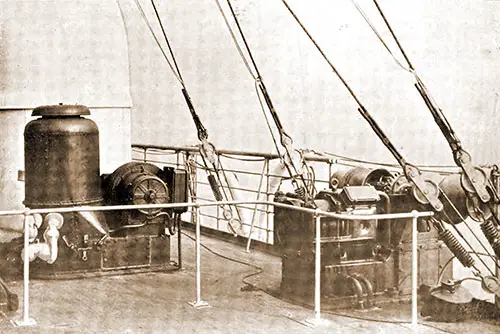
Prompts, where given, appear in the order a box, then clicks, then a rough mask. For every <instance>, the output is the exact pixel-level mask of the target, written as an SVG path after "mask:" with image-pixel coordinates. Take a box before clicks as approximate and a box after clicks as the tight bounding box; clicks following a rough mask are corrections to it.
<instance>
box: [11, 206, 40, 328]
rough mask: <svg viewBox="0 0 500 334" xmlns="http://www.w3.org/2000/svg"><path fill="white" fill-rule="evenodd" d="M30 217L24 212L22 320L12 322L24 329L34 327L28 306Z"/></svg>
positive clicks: (34, 322) (28, 210) (27, 212)
mask: <svg viewBox="0 0 500 334" xmlns="http://www.w3.org/2000/svg"><path fill="white" fill-rule="evenodd" d="M29 216H30V209H26V210H25V211H24V256H23V261H24V270H23V271H24V272H23V285H24V288H23V318H22V319H20V320H14V321H13V323H14V326H16V327H26V326H35V325H36V321H35V320H34V319H32V318H30V316H29V314H30V305H29V279H30V278H29V275H30V260H29V245H30V224H29V219H28V217H29Z"/></svg>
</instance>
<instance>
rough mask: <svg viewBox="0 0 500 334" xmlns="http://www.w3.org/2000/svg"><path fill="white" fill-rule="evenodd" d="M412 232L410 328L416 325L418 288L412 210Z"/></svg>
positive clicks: (414, 219)
mask: <svg viewBox="0 0 500 334" xmlns="http://www.w3.org/2000/svg"><path fill="white" fill-rule="evenodd" d="M412 214H413V219H412V233H411V262H412V266H411V328H412V330H416V329H417V327H418V305H417V298H418V295H417V289H418V253H417V252H418V250H417V241H418V240H417V233H418V231H417V214H418V212H417V211H415V210H413V211H412Z"/></svg>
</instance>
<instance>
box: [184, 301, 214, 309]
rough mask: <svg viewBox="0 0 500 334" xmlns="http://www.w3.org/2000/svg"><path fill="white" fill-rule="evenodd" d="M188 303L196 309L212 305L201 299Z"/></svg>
mask: <svg viewBox="0 0 500 334" xmlns="http://www.w3.org/2000/svg"><path fill="white" fill-rule="evenodd" d="M188 304H189V305H191V306H192V307H194V308H195V309H200V308H208V307H210V305H209V304H208V303H207V302H205V301H203V300H200V301H199V302H197V301H194V302H189V303H188Z"/></svg>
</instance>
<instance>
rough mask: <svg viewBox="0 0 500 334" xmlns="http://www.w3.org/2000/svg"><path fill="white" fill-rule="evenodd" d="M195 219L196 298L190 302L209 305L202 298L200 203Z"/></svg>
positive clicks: (194, 304) (196, 306) (196, 209)
mask: <svg viewBox="0 0 500 334" xmlns="http://www.w3.org/2000/svg"><path fill="white" fill-rule="evenodd" d="M193 209H194V214H195V217H196V218H195V220H196V300H195V301H194V302H190V303H189V304H190V305H191V306H193V307H194V308H203V307H208V306H209V305H208V303H207V302H204V301H203V300H201V241H200V239H201V227H200V218H199V217H200V215H199V210H200V207H199V205H196V206H195V207H194V208H193Z"/></svg>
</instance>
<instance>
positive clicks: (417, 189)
mask: <svg viewBox="0 0 500 334" xmlns="http://www.w3.org/2000/svg"><path fill="white" fill-rule="evenodd" d="M351 1H352V2H353V4H355V6H356V8H357V9H358V11H359V12H360V13H361V14H362V15H363V17H364V18H365V20H366V21H367V22H368V24H369V25H370V27H371V28H372V29H373V30H374V32H375V33H376V35H377V36H378V38H379V39H380V40H381V41H382V43H383V45H384V46H385V48H386V49H387V50H388V51H389V52H390V54H391V55H392V56H393V58H394V59H395V60H396V61H397V63H398V64H399V65H400V66H401V67H403V68H404V66H402V64H401V63H400V62H399V61H398V60H397V59H396V57H394V55H393V53H392V52H391V51H390V49H389V48H388V46H387V44H386V43H385V42H384V41H383V39H382V38H381V36H380V34H378V32H376V30H375V29H374V26H373V25H372V24H371V22H369V21H368V20H367V17H366V15H365V14H364V13H363V12H362V10H361V8H360V7H359V6H358V4H357V3H356V2H355V1H354V0H351ZM373 1H374V2H375V4H376V5H377V8H378V9H379V12H380V13H381V15H383V14H382V11H381V10H380V7H379V6H378V3H377V1H376V0H373ZM282 2H283V4H284V5H285V7H286V8H287V10H288V11H289V13H290V14H291V15H292V16H293V18H294V19H295V21H296V22H297V23H298V25H299V26H300V28H301V29H302V30H303V31H304V33H305V34H306V35H307V37H308V38H309V39H310V41H311V42H312V43H313V44H314V46H315V47H316V49H317V50H318V51H319V52H320V54H321V55H322V57H323V58H324V59H325V61H326V62H327V63H328V65H329V66H330V68H331V69H332V71H333V72H334V73H335V75H336V76H337V77H338V78H339V79H340V81H341V82H342V84H343V85H344V86H345V88H346V89H347V90H348V92H349V94H350V95H351V96H352V98H353V99H354V100H355V101H356V103H357V104H358V111H359V113H360V114H361V116H363V118H364V119H365V120H366V121H367V122H368V124H369V125H370V127H371V128H372V130H373V131H374V132H375V134H376V135H377V136H378V137H379V139H380V140H381V141H382V143H383V144H384V145H385V146H386V148H387V149H388V150H389V151H390V152H391V154H392V155H393V156H394V158H395V159H396V160H397V162H398V164H399V165H400V166H401V167H402V169H403V173H404V175H405V177H406V178H407V179H408V181H410V182H411V184H412V188H413V196H414V197H415V199H416V200H417V201H418V202H420V203H421V204H426V205H430V206H431V207H432V209H433V210H434V211H435V212H436V213H437V215H436V216H437V218H432V219H431V222H432V223H433V225H434V227H435V228H436V229H437V231H438V233H439V236H440V239H441V240H443V242H444V243H445V244H446V245H447V246H448V248H449V249H450V250H452V252H453V253H454V255H455V256H456V257H457V259H458V260H459V261H460V262H461V263H462V264H463V265H464V266H465V267H469V268H472V269H473V274H474V275H475V276H478V277H481V278H482V279H483V280H485V279H488V278H490V277H494V276H495V274H494V272H493V271H492V270H491V268H490V267H489V266H488V265H487V264H486V262H485V261H484V260H483V259H482V257H481V256H480V254H479V253H478V252H476V251H475V250H474V248H473V247H472V245H471V243H470V242H469V241H468V240H467V238H465V236H464V235H463V233H462V232H461V231H460V230H459V229H458V228H457V227H456V226H455V224H453V220H452V219H451V218H450V216H449V214H448V212H447V211H446V210H444V205H443V202H442V201H441V198H443V199H445V200H446V201H447V204H448V205H449V206H450V207H451V208H452V210H453V211H454V214H456V215H457V216H458V217H460V219H461V221H462V222H464V223H465V225H466V226H467V228H468V229H469V230H470V231H471V232H472V234H473V236H474V237H475V238H476V239H477V240H478V242H479V243H480V244H481V246H482V247H483V249H485V251H486V254H487V256H489V257H490V258H494V257H493V255H492V254H491V253H490V252H489V251H488V249H487V248H486V246H485V245H484V244H483V243H482V242H481V240H480V239H479V238H478V236H477V235H476V234H475V233H474V232H473V230H472V228H471V227H470V226H469V225H468V224H467V222H466V221H465V218H464V217H463V216H462V215H461V213H460V212H459V210H458V209H457V208H456V207H455V205H454V204H453V203H452V202H451V200H450V199H449V198H448V197H447V196H446V194H445V193H444V192H442V190H441V189H440V188H439V186H438V185H437V184H436V183H435V182H433V181H431V180H429V179H427V178H426V177H424V176H423V175H422V173H421V172H420V170H419V168H418V167H417V166H415V165H413V164H410V163H408V162H407V161H406V160H405V159H404V157H403V156H402V155H401V153H400V152H398V150H397V149H396V147H395V146H394V145H393V144H392V142H391V141H390V140H389V138H388V137H387V136H386V135H385V133H384V132H383V130H382V129H381V127H380V126H379V125H378V124H377V122H376V121H375V119H374V118H373V117H372V115H371V114H370V113H369V112H368V110H367V109H366V107H365V106H364V105H363V104H362V103H361V101H360V99H359V98H358V97H357V96H356V94H355V93H354V91H353V89H352V88H351V87H350V86H349V85H348V83H347V81H346V80H345V79H344V78H343V76H342V75H341V74H340V72H339V71H338V70H337V68H336V67H335V66H334V65H333V63H332V62H331V61H330V59H329V58H328V57H327V55H326V54H325V53H324V52H323V50H322V49H321V47H320V46H319V44H318V43H317V42H316V40H315V39H314V38H313V37H312V36H311V34H310V33H309V31H308V30H307V28H306V27H305V26H304V25H303V23H302V22H301V20H300V19H299V18H298V16H297V15H296V14H295V12H294V11H293V10H292V8H291V7H290V6H289V4H288V3H287V1H286V0H282ZM383 17H384V21H385V22H386V24H387V25H388V27H389V29H390V31H391V34H393V37H394V38H395V40H396V42H397V44H398V46H399V47H400V48H401V46H400V43H399V41H398V40H397V39H396V37H395V35H394V33H393V31H392V29H391V27H390V26H389V24H388V22H387V20H386V19H385V16H383ZM401 51H402V53H403V55H404V57H405V59H406V60H407V63H408V64H409V69H408V71H410V72H411V73H413V74H414V75H415V77H416V78H417V84H416V87H417V89H418V90H419V93H420V94H421V95H422V97H423V98H424V100H425V102H426V104H427V106H428V107H429V109H431V113H432V114H433V116H434V118H435V120H436V122H437V123H438V125H439V126H440V129H441V130H442V131H443V134H445V137H446V138H447V139H448V141H449V143H450V146H451V147H452V150H453V152H454V154H455V160H456V161H455V162H456V163H457V165H458V166H459V167H460V168H462V170H464V169H467V170H468V171H470V173H469V174H471V173H473V174H474V175H475V176H472V178H469V177H468V176H467V174H466V173H465V172H464V174H465V175H466V179H465V181H467V180H468V181H467V182H468V183H469V186H468V187H464V188H465V190H466V192H468V193H472V194H473V195H476V197H478V196H479V197H480V198H481V200H482V201H486V202H488V201H489V200H490V199H491V198H492V196H486V195H485V189H484V188H483V189H480V192H475V193H474V192H473V191H472V190H473V189H474V190H475V189H476V188H475V186H474V187H473V186H472V184H473V183H477V178H478V174H479V173H481V174H483V172H482V171H481V169H480V168H477V167H472V166H470V165H469V166H467V164H469V163H470V155H468V153H467V152H465V151H463V149H461V146H460V142H459V141H458V139H457V137H456V135H455V133H454V132H453V130H452V128H451V126H450V125H449V123H448V121H447V120H446V118H445V117H444V115H443V113H442V111H441V109H439V108H438V107H437V106H436V104H435V102H434V100H433V99H432V97H431V96H430V94H429V92H428V90H427V88H426V87H425V85H424V84H423V82H422V80H421V79H420V78H419V77H418V76H417V74H416V72H415V70H414V68H413V66H412V65H411V63H410V61H409V59H408V57H407V56H406V54H405V53H404V51H403V50H402V48H401ZM473 179H474V180H476V181H472V180H473ZM485 179H486V178H485V177H483V178H482V180H485ZM462 183H464V182H462ZM486 183H487V182H486V180H485V181H484V183H483V187H486V186H487V185H486ZM492 190H493V189H488V191H490V192H491V191H492ZM441 195H442V196H441ZM488 195H489V193H488ZM483 196H484V198H483ZM440 197H441V198H440ZM496 197H497V196H495V198H496ZM476 203H477V201H476ZM480 210H481V211H480V213H483V212H484V211H483V209H482V208H480ZM491 211H492V212H496V211H493V208H492V210H491ZM491 216H496V215H495V214H492V215H491ZM443 222H447V223H449V225H451V226H452V227H453V228H454V230H455V232H456V233H457V234H458V235H459V236H460V238H461V239H462V240H463V241H464V242H465V243H466V244H467V245H468V246H469V247H470V249H471V250H472V253H474V254H475V255H476V256H477V258H478V259H479V260H480V262H481V263H482V264H483V265H484V267H485V268H486V269H487V270H488V271H489V273H490V274H491V276H484V275H482V274H481V271H480V270H479V268H478V267H477V266H476V264H475V261H474V259H473V258H472V257H471V255H470V253H471V252H468V251H467V250H466V249H465V247H464V246H463V245H462V244H461V243H460V242H459V241H458V239H457V238H456V237H455V236H454V235H453V234H452V233H451V231H450V230H448V229H447V228H446V226H445V225H444V223H443ZM497 233H498V231H497ZM488 239H490V238H488ZM499 241H500V239H499ZM494 248H495V247H494ZM499 249H500V248H499ZM497 255H499V254H497ZM495 264H496V266H497V267H498V263H497V262H496V261H495ZM499 268H500V267H499Z"/></svg>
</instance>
